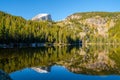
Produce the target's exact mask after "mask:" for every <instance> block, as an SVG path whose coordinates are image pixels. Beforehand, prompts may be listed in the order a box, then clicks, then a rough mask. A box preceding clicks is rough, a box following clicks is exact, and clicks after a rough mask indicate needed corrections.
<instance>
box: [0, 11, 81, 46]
mask: <svg viewBox="0 0 120 80" xmlns="http://www.w3.org/2000/svg"><path fill="white" fill-rule="evenodd" d="M78 40H79V39H78V38H77V37H76V36H75V34H74V33H73V31H72V30H70V29H67V28H66V27H60V26H58V25H57V24H56V23H55V22H49V21H40V22H36V21H30V20H29V21H27V20H25V19H23V18H22V17H16V16H11V15H10V14H7V13H4V12H0V44H3V43H5V44H9V43H35V42H36V43H73V42H76V41H77V42H78Z"/></svg>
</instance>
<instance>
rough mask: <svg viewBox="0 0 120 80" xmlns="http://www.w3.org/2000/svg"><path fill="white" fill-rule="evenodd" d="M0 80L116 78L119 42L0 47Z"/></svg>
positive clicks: (119, 78) (119, 76) (119, 70)
mask: <svg viewBox="0 0 120 80" xmlns="http://www.w3.org/2000/svg"><path fill="white" fill-rule="evenodd" d="M3 72H4V75H3ZM7 74H8V75H7ZM8 77H10V78H11V79H10V78H9V79H7V78H8ZM0 80H120V46H86V47H84V46H82V47H81V46H59V47H40V48H20V49H17V48H16V49H15V48H14V49H0Z"/></svg>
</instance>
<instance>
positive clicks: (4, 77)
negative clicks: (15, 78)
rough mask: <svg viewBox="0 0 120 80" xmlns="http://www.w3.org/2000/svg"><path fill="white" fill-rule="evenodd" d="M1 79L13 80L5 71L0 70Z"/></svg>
mask: <svg viewBox="0 0 120 80" xmlns="http://www.w3.org/2000/svg"><path fill="white" fill-rule="evenodd" d="M0 80H12V79H11V78H10V76H9V75H8V74H7V73H5V72H4V71H2V70H0Z"/></svg>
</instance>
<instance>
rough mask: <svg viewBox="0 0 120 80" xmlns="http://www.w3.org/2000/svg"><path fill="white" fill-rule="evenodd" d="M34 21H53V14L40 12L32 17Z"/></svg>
mask: <svg viewBox="0 0 120 80" xmlns="http://www.w3.org/2000/svg"><path fill="white" fill-rule="evenodd" d="M32 20H33V21H51V20H52V18H51V15H50V14H38V15H36V16H35V17H33V18H32Z"/></svg>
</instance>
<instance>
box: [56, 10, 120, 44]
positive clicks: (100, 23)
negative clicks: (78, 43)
mask: <svg viewBox="0 0 120 80" xmlns="http://www.w3.org/2000/svg"><path fill="white" fill-rule="evenodd" d="M119 19H120V12H86V13H75V14H72V15H70V16H68V17H67V18H66V19H65V20H63V21H61V22H58V25H65V26H67V27H69V28H71V29H73V30H74V31H75V32H76V34H77V36H79V37H80V39H82V40H83V41H86V42H92V43H93V42H108V41H111V42H112V41H113V40H114V39H113V38H111V37H112V36H111V35H113V33H114V32H115V33H114V34H115V35H114V36H116V37H115V39H117V38H120V36H119V35H118V34H119V30H120V29H119V24H120V20H119ZM115 28H116V30H118V31H117V32H116V31H115ZM76 30H80V32H77V31H76Z"/></svg>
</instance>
